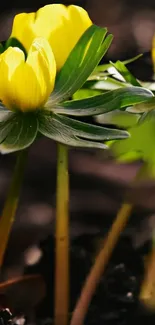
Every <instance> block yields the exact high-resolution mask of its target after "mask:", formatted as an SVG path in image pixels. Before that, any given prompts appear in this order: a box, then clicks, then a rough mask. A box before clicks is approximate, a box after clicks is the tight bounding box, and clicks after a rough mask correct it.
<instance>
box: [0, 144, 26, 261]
mask: <svg viewBox="0 0 155 325" xmlns="http://www.w3.org/2000/svg"><path fill="white" fill-rule="evenodd" d="M26 158H27V150H22V151H20V152H19V153H18V156H17V161H16V165H15V169H14V173H13V177H12V181H11V184H10V188H9V191H8V195H7V198H6V201H5V204H4V209H3V211H2V215H1V218H0V267H1V266H2V264H3V259H4V254H5V251H6V247H7V243H8V239H9V235H10V232H11V229H12V225H13V222H14V220H15V214H16V210H17V206H18V201H19V195H20V189H21V185H22V181H23V176H24V170H25V165H26Z"/></svg>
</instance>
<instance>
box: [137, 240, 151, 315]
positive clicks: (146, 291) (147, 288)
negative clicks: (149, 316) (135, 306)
mask: <svg viewBox="0 0 155 325" xmlns="http://www.w3.org/2000/svg"><path fill="white" fill-rule="evenodd" d="M139 299H140V301H141V302H142V303H143V304H144V305H145V307H146V308H148V309H152V310H153V309H155V246H154V245H153V247H152V251H151V253H150V255H149V257H148V258H147V263H146V272H145V276H144V280H143V283H142V286H141V291H140V295H139Z"/></svg>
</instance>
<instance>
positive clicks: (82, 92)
mask: <svg viewBox="0 0 155 325" xmlns="http://www.w3.org/2000/svg"><path fill="white" fill-rule="evenodd" d="M101 93H102V91H101V90H96V89H89V88H86V89H85V88H81V89H79V90H77V91H76V93H75V94H74V95H73V99H74V100H77V99H84V98H88V97H92V96H96V95H100V94H101Z"/></svg>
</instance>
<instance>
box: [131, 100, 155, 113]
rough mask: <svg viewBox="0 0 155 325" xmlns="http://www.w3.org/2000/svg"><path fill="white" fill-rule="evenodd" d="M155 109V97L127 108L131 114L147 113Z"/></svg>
mask: <svg viewBox="0 0 155 325" xmlns="http://www.w3.org/2000/svg"><path fill="white" fill-rule="evenodd" d="M154 109H155V97H152V98H149V99H148V100H147V101H145V102H144V103H140V104H135V105H133V106H132V107H129V108H127V111H128V112H130V113H145V112H150V111H153V110H154Z"/></svg>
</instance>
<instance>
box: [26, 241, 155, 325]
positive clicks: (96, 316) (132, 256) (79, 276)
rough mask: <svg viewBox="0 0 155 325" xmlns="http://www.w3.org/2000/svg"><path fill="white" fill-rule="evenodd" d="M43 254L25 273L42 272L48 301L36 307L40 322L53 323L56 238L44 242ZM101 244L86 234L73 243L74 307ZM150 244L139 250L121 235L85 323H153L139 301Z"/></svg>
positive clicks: (72, 287)
mask: <svg viewBox="0 0 155 325" xmlns="http://www.w3.org/2000/svg"><path fill="white" fill-rule="evenodd" d="M41 247H42V249H43V251H44V255H43V258H42V260H41V261H40V263H38V265H36V266H35V267H34V266H33V267H31V268H28V269H27V271H26V273H33V272H34V273H35V272H40V273H41V274H42V275H43V276H44V279H45V281H46V284H47V295H46V298H45V300H44V301H43V302H42V303H41V304H40V306H39V307H38V308H37V311H36V315H37V320H36V323H37V325H45V324H46V325H51V324H52V319H53V310H52V305H53V269H54V250H53V239H52V238H49V239H48V240H47V241H45V242H44V243H42V244H41ZM98 247H99V236H91V235H83V236H80V237H78V239H76V240H74V241H73V242H72V243H71V306H70V312H71V311H72V310H73V308H74V306H75V302H76V300H77V298H78V296H79V294H80V290H81V288H82V284H83V282H84V280H85V278H86V275H87V274H88V272H89V270H90V267H91V265H92V263H93V261H94V257H95V252H97V250H98ZM148 250H149V245H145V247H143V249H141V250H139V251H136V250H135V249H134V248H133V247H132V243H131V241H130V239H129V238H126V237H122V238H121V239H120V241H119V243H118V245H117V247H116V249H115V251H114V253H113V256H112V258H111V261H110V263H109V265H108V267H107V270H106V273H105V275H104V276H103V277H102V280H101V283H100V285H99V286H98V288H97V291H96V293H95V296H94V297H93V300H92V303H91V306H90V308H89V311H88V314H87V317H86V321H85V325H125V324H131V323H132V322H135V321H140V322H141V323H142V324H152V323H154V322H155V316H154V315H153V314H149V313H148V312H146V311H145V310H144V308H143V307H142V306H140V305H139V303H138V295H139V290H140V285H141V281H142V278H143V274H144V266H143V259H144V255H145V254H146V253H147V252H148Z"/></svg>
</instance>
